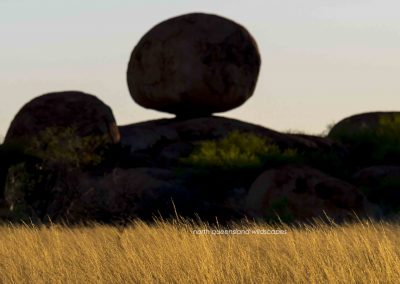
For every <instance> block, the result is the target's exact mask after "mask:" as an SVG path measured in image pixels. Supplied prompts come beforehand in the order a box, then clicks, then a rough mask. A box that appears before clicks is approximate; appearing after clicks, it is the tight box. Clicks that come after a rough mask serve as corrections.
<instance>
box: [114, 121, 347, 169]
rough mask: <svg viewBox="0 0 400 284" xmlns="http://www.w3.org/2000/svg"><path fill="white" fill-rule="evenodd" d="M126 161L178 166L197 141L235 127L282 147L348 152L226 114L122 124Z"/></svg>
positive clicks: (223, 134) (320, 140)
mask: <svg viewBox="0 0 400 284" xmlns="http://www.w3.org/2000/svg"><path fill="white" fill-rule="evenodd" d="M119 130H120V133H121V145H122V147H123V148H124V149H125V151H126V153H125V154H124V157H125V162H126V163H127V164H128V165H129V166H130V167H132V166H166V167H168V166H174V165H177V164H178V162H179V160H180V159H181V158H183V157H186V156H188V155H189V154H190V153H191V151H192V150H193V147H194V145H195V143H196V142H199V141H204V140H215V139H220V138H224V137H226V136H227V135H228V134H230V133H231V132H233V131H239V132H243V133H252V134H256V135H258V136H260V137H264V138H266V140H267V141H268V143H275V144H277V145H278V146H279V147H281V148H282V149H286V148H293V149H297V150H298V151H299V152H303V151H312V152H316V151H327V152H329V151H337V152H338V153H339V154H340V153H341V152H344V150H343V149H342V148H340V147H339V146H338V145H337V143H334V142H333V141H332V140H330V139H327V138H321V137H317V136H307V135H296V134H284V133H280V132H277V131H274V130H271V129H268V128H265V127H262V126H259V125H255V124H251V123H247V122H243V121H239V120H235V119H229V118H224V117H216V116H211V117H201V118H193V119H184V120H181V119H160V120H152V121H146V122H142V123H135V124H131V125H126V126H120V127H119Z"/></svg>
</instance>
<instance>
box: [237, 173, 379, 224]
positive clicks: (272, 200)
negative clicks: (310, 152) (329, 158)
mask: <svg viewBox="0 0 400 284" xmlns="http://www.w3.org/2000/svg"><path fill="white" fill-rule="evenodd" d="M245 207H246V211H247V212H248V213H249V214H250V215H251V216H253V217H256V218H266V219H274V218H276V217H278V216H279V217H280V218H281V219H282V220H284V221H294V220H302V221H303V220H311V219H312V218H318V217H320V218H324V217H326V216H328V217H330V218H333V219H334V220H337V221H341V220H346V219H348V218H351V217H354V213H356V214H357V215H358V216H360V217H361V216H366V215H368V214H372V213H374V212H373V210H372V207H371V206H370V204H369V203H368V202H367V201H366V198H365V197H364V195H363V194H362V193H361V192H360V191H359V190H358V189H357V188H356V187H354V186H353V185H351V184H349V183H347V182H345V181H342V180H339V179H337V178H334V177H331V176H329V175H327V174H325V173H322V172H321V171H318V170H316V169H313V168H309V167H306V166H285V167H281V168H277V169H272V170H267V171H265V172H264V173H262V174H261V175H260V176H259V177H258V178H257V179H256V180H255V182H254V183H253V184H252V186H251V187H250V189H249V193H248V196H247V199H246V205H245Z"/></svg>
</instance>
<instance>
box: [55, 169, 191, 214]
mask: <svg viewBox="0 0 400 284" xmlns="http://www.w3.org/2000/svg"><path fill="white" fill-rule="evenodd" d="M77 188H78V192H79V194H78V196H77V198H76V199H74V200H73V201H72V202H71V203H70V205H69V206H68V208H65V211H64V212H59V214H58V216H59V217H61V218H66V219H67V220H69V221H73V222H77V221H85V220H97V221H98V220H101V221H105V222H110V221H120V220H121V221H123V220H125V221H126V220H128V221H129V220H131V219H132V218H135V217H136V218H142V219H145V220H151V219H152V218H153V217H160V216H162V217H164V218H165V217H168V216H171V215H175V214H176V212H175V210H177V211H179V213H180V214H188V210H190V209H194V202H195V200H191V199H190V198H191V196H190V192H188V191H185V190H184V189H183V188H182V187H181V186H180V185H179V184H178V183H177V182H176V176H175V174H174V173H173V172H171V171H169V170H166V169H159V168H132V169H119V168H116V169H114V170H113V171H112V172H110V173H108V174H106V175H104V176H93V175H81V176H80V177H79V179H78V184H77ZM53 207H54V208H57V207H59V206H58V205H57V204H54V205H53ZM189 208H190V209H189Z"/></svg>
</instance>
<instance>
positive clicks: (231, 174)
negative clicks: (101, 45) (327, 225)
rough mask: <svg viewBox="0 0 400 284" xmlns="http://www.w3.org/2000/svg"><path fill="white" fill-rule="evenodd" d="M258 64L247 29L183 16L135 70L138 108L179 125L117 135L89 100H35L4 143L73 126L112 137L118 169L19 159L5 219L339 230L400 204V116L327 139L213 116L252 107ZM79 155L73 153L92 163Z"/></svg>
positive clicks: (141, 48)
mask: <svg viewBox="0 0 400 284" xmlns="http://www.w3.org/2000/svg"><path fill="white" fill-rule="evenodd" d="M260 62H261V59H260V55H259V52H258V48H257V44H256V42H255V40H254V39H253V38H252V36H251V35H250V33H249V32H248V31H247V30H246V29H245V28H244V27H242V26H241V25H239V24H236V23H234V22H233V21H230V20H228V19H225V18H222V17H219V16H216V15H209V14H201V13H195V14H188V15H183V16H179V17H175V18H172V19H169V20H167V21H164V22H162V23H160V24H158V25H156V26H155V27H154V28H152V29H151V30H150V31H149V32H148V33H147V34H145V35H144V36H143V38H142V39H141V40H140V41H139V43H138V44H137V46H136V47H135V48H134V50H133V52H132V55H131V58H130V61H129V64H128V71H127V81H128V87H129V91H130V93H131V96H132V98H133V99H134V101H135V102H137V103H138V104H140V105H141V106H143V107H145V108H151V109H155V110H158V111H163V112H168V113H172V114H175V115H176V116H177V117H176V118H174V119H161V120H153V121H146V122H142V123H135V124H131V125H125V126H119V127H118V126H117V125H116V123H115V119H114V116H113V113H112V111H111V109H110V108H109V107H108V106H107V105H105V104H104V103H102V102H101V101H100V100H99V99H97V98H96V97H94V96H91V95H88V94H85V93H81V92H71V91H70V92H60V93H51V94H46V95H43V96H40V97H38V98H36V99H34V100H32V101H31V102H29V103H28V104H26V105H25V106H24V107H23V108H22V109H21V110H20V111H19V113H18V114H17V115H16V117H15V119H14V120H13V122H12V123H11V125H10V128H9V130H8V133H7V136H6V139H5V145H13V144H18V145H20V146H22V148H24V147H25V148H26V145H28V144H29V143H30V141H31V140H32V139H33V138H34V137H35V136H37V134H38V133H41V132H43V131H46V130H47V129H51V128H66V129H68V128H73V129H74V130H75V131H76V132H75V134H76V137H78V138H84V137H88V136H98V135H99V136H105V137H106V138H107V139H106V140H107V142H106V143H107V144H108V145H113V146H114V150H115V152H112V153H113V155H111V156H107V155H105V156H103V157H102V158H103V159H105V160H108V159H112V160H113V161H115V163H108V164H107V163H106V164H107V165H108V166H104V165H101V166H100V167H94V168H90V167H89V168H85V167H81V166H80V164H78V165H74V166H71V165H68V166H66V165H67V164H66V163H65V161H64V160H63V158H57V159H59V160H60V159H61V160H60V161H59V164H58V165H57V167H53V165H54V164H51V165H50V166H49V165H47V168H46V167H43V165H46V164H45V162H43V157H42V156H40V157H39V158H40V159H42V160H40V159H39V161H37V160H35V159H33V160H29V161H28V160H25V162H24V163H20V164H18V165H15V166H13V167H10V168H9V164H13V163H12V162H10V163H9V164H7V165H6V166H5V165H0V166H1V167H0V169H1V171H2V172H1V173H0V181H1V180H4V179H5V177H7V180H8V182H7V188H6V192H5V196H6V198H7V200H9V201H11V202H10V203H11V204H12V209H13V210H12V211H10V212H9V213H10V215H12V216H13V217H14V219H21V218H22V219H24V218H25V219H26V220H37V221H38V222H41V221H44V220H46V218H51V219H52V220H53V221H58V220H68V221H70V222H81V221H87V220H90V221H101V222H116V221H121V220H124V221H127V220H130V219H132V218H135V217H139V218H143V219H146V220H149V219H151V218H152V217H154V216H160V215H161V216H163V217H166V216H167V217H168V216H174V215H175V214H176V213H178V214H181V215H183V216H186V217H200V218H203V219H207V220H208V221H215V220H216V218H217V219H218V222H221V221H231V220H232V219H237V218H242V217H251V218H256V219H263V220H271V219H274V217H276V216H277V215H279V218H280V219H281V220H284V221H298V220H302V221H304V220H310V219H312V218H315V217H325V216H329V217H330V218H333V219H335V220H336V221H341V220H346V219H348V218H349V217H352V216H354V213H356V214H358V216H360V217H361V216H371V215H374V216H376V215H377V214H378V213H380V210H375V209H376V208H374V206H372V205H371V204H370V202H375V203H379V205H382V204H383V205H384V206H386V207H384V208H383V209H385V210H386V212H389V211H390V212H393V210H397V209H400V202H399V201H398V196H399V192H400V191H399V188H400V187H399V185H400V176H399V167H400V163H399V160H400V147H399V146H398V145H400V131H399V130H398V129H400V128H399V127H398V125H397V124H399V125H400V119H399V118H398V115H397V113H386V114H385V113H373V114H364V115H360V116H356V117H354V118H350V119H347V120H344V121H343V122H340V123H339V124H338V125H336V126H335V127H333V129H332V131H331V133H330V134H329V135H328V137H318V136H311V135H300V134H287V133H280V132H277V131H273V130H271V129H267V128H264V127H261V126H258V125H254V124H250V123H246V122H242V121H238V120H234V119H229V118H223V117H215V116H211V114H213V113H217V112H223V111H227V110H230V109H233V108H235V107H238V106H240V105H241V104H243V103H244V102H245V101H246V100H247V99H249V98H250V96H251V95H252V94H253V92H254V89H255V86H256V82H257V77H258V73H259V70H260ZM382 117H383V118H382ZM364 129H368V131H367V132H365V131H364ZM371 130H372V132H371ZM57 133H58V132H56V134H54V135H55V136H57V135H58V134H57ZM232 133H235V136H231V134H232ZM360 133H361V134H362V135H360ZM371 133H372V134H371ZM374 133H378V134H379V135H375V134H374ZM393 133H395V134H396V135H397V134H398V135H397V136H396V135H394V136H393V135H392V134H393ZM229 137H235V139H236V140H229V139H230V138H229ZM360 137H361V138H363V139H362V141H361V142H360ZM53 138H55V139H56V140H57V139H58V140H57V141H60V140H62V141H61V142H60V143H61V146H63V145H71V143H72V142H71V141H69V140H74V139H75V137H67V138H63V136H62V137H48V136H46V139H49V140H53ZM364 138H368V139H369V140H368V139H364ZM224 139H225V140H224ZM64 140H65V141H64ZM221 141H222V142H221ZM366 141H367V142H366ZM45 142H46V141H45ZM70 142H71V143H70ZM64 143H65V144H64ZM46 145H47V144H45V147H42V148H44V149H45V150H46V147H47V146H46ZM89 145H90V144H89ZM382 145H383V146H382ZM3 146H4V145H3ZM3 146H2V147H3ZM217 147H221V149H220V148H217ZM77 149H78V150H76V152H74V153H73V156H74V157H75V158H76V157H78V158H84V157H85V156H87V153H83V152H79V151H81V150H79V149H81V148H79V147H78V148H77ZM360 149H361V150H360ZM41 150H42V151H43V149H41ZM1 151H3V152H4V151H6V148H4V147H3V148H0V154H2V153H3V152H1ZM365 151H367V152H365ZM61 152H62V153H61V154H63V151H61ZM89 152H90V151H89ZM100 153H102V152H100ZM366 153H367V154H366ZM58 154H59V153H58ZM368 154H370V155H371V157H370V156H368ZM49 155H52V152H51V151H49V153H48V154H47V158H49V157H48V156H49ZM3 156H4V157H7V155H3ZM22 156H23V155H22ZM22 156H21V157H22ZM372 156H373V157H372ZM60 157H65V155H64V156H63V155H61V156H60ZM86 158H87V157H86ZM90 158H91V157H89V159H90ZM92 158H93V157H92ZM57 159H56V160H57ZM14 160H15V161H18V163H19V162H21V159H14ZM221 161H222V162H221ZM377 163H379V164H377ZM110 164H111V165H112V166H111V167H110ZM8 168H9V169H8ZM4 169H5V170H4ZM360 169H361V170H360ZM7 170H8V171H7ZM32 184H33V185H34V186H32ZM2 193H3V191H2ZM2 197H3V195H1V194H0V204H4V202H3V201H4V200H3V201H2V200H1V199H2ZM396 198H397V199H396ZM388 199H392V200H388ZM2 207H4V206H2ZM0 209H1V208H0ZM3 209H4V208H3ZM385 210H383V211H384V212H385ZM0 217H1V216H0Z"/></svg>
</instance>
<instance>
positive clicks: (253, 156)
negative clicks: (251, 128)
mask: <svg viewBox="0 0 400 284" xmlns="http://www.w3.org/2000/svg"><path fill="white" fill-rule="evenodd" d="M296 156H297V151H296V150H294V149H285V150H281V149H280V148H279V147H278V146H277V145H276V144H274V143H269V142H268V141H267V140H266V139H265V138H263V137H260V136H258V135H255V134H252V133H243V132H238V131H233V132H231V133H229V135H227V136H226V137H225V138H222V139H218V140H206V141H201V142H199V143H198V144H197V145H196V148H195V150H194V151H193V152H192V153H191V154H190V155H189V156H188V157H187V158H184V159H182V162H183V163H184V164H185V165H189V166H192V167H196V168H218V169H227V170H231V169H242V168H259V167H262V166H264V165H265V164H266V163H268V162H269V163H271V164H279V163H285V162H290V161H292V160H294V159H295V158H296Z"/></svg>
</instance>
